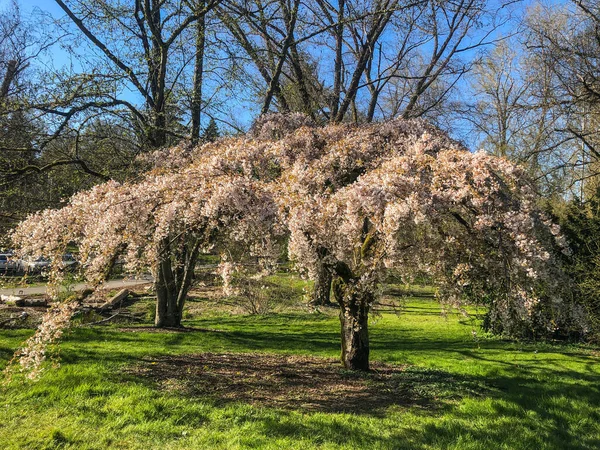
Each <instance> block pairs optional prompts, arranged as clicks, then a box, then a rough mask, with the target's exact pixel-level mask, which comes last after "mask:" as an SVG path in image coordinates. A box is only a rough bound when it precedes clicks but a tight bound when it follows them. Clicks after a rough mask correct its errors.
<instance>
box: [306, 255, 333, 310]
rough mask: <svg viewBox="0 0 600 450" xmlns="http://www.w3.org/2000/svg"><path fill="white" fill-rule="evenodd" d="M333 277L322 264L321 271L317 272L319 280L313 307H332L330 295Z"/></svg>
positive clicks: (316, 282)
mask: <svg viewBox="0 0 600 450" xmlns="http://www.w3.org/2000/svg"><path fill="white" fill-rule="evenodd" d="M332 279H333V276H332V275H331V272H330V271H329V270H327V268H326V267H325V265H324V264H320V266H319V271H318V272H317V278H316V279H315V288H314V292H313V298H312V300H311V302H310V303H311V305H313V306H327V305H331V300H330V298H331V297H330V293H331V282H332Z"/></svg>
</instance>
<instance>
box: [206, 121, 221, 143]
mask: <svg viewBox="0 0 600 450" xmlns="http://www.w3.org/2000/svg"><path fill="white" fill-rule="evenodd" d="M220 136H221V134H220V133H219V127H218V126H217V122H216V121H215V119H214V117H211V118H210V121H209V122H208V125H207V126H206V128H205V129H204V132H203V133H202V140H203V141H204V142H215V141H216V140H217V139H219V137H220Z"/></svg>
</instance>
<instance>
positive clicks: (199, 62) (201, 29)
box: [191, 0, 206, 145]
mask: <svg viewBox="0 0 600 450" xmlns="http://www.w3.org/2000/svg"><path fill="white" fill-rule="evenodd" d="M205 3H206V2H205V1H204V0H199V2H198V11H199V12H198V15H199V18H198V21H197V22H196V61H195V64H194V90H193V94H192V111H191V113H192V144H194V145H196V144H198V142H200V114H201V112H202V82H203V77H204V47H205V45H206V36H205V34H206V17H205V14H202V11H203V10H204V9H205V7H206V4H205Z"/></svg>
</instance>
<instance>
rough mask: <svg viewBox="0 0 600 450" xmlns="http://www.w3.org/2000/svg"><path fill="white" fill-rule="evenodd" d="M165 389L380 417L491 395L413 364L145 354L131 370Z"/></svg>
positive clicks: (465, 381) (465, 380) (467, 382)
mask: <svg viewBox="0 0 600 450" xmlns="http://www.w3.org/2000/svg"><path fill="white" fill-rule="evenodd" d="M126 372H127V373H128V374H130V375H133V376H136V377H140V378H142V379H143V380H145V381H146V382H149V383H150V384H151V385H152V384H153V385H155V386H156V387H157V388H158V389H159V390H161V391H163V392H173V393H176V394H177V395H182V396H184V397H186V398H190V397H197V398H202V399H205V398H210V399H212V400H214V401H215V402H216V403H218V404H226V403H231V402H242V403H249V404H253V405H256V406H266V407H275V408H280V409H285V410H301V411H321V412H350V413H354V414H369V415H381V414H383V413H384V412H385V410H386V409H387V408H388V407H390V406H410V405H418V406H420V407H422V408H428V409H435V408H436V407H437V406H440V405H442V403H443V402H444V401H447V400H454V399H459V398H462V397H464V396H466V395H471V396H481V395H484V394H489V392H490V388H489V387H488V386H487V385H485V384H484V383H481V382H480V381H476V380H474V379H470V378H468V377H461V376H457V375H453V374H450V373H447V372H443V371H439V370H433V369H424V368H417V367H412V366H391V365H386V364H374V365H373V370H372V371H371V372H370V373H360V372H352V371H348V370H344V369H343V368H342V367H341V365H340V363H339V361H337V360H335V359H325V358H315V357H310V356H297V355H272V354H260V353H247V354H243V353H221V354H214V353H201V354H191V355H189V354H188V355H166V356H160V357H156V358H144V359H143V360H142V361H140V362H139V363H137V364H135V365H133V366H130V367H129V368H128V369H126Z"/></svg>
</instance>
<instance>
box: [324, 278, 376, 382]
mask: <svg viewBox="0 0 600 450" xmlns="http://www.w3.org/2000/svg"><path fill="white" fill-rule="evenodd" d="M333 292H334V295H335V298H336V300H337V302H338V303H339V304H340V324H341V328H342V333H341V334H342V336H341V337H342V364H343V365H344V367H345V368H346V369H350V370H362V371H368V370H369V328H368V319H369V305H370V302H371V300H372V296H371V295H370V294H368V293H366V292H364V291H363V290H361V289H357V286H356V285H354V284H353V283H348V284H347V283H345V282H344V281H342V280H341V279H339V278H337V279H336V280H335V282H334V285H333Z"/></svg>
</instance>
